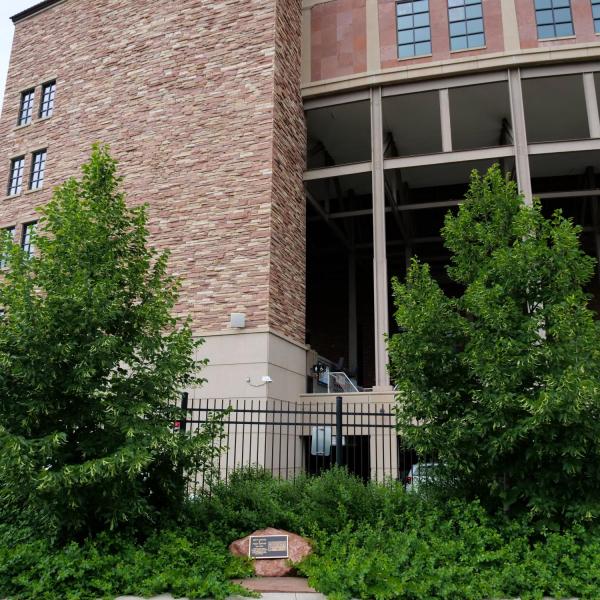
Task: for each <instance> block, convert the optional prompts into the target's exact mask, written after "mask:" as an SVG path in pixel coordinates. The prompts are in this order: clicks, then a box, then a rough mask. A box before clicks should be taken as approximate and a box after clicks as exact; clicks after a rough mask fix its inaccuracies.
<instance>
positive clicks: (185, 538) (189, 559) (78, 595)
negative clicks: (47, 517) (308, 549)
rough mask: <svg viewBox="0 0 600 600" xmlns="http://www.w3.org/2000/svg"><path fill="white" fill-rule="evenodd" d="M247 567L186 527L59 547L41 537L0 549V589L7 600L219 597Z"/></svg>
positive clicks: (227, 592) (218, 543) (232, 591)
mask: <svg viewBox="0 0 600 600" xmlns="http://www.w3.org/2000/svg"><path fill="white" fill-rule="evenodd" d="M251 572H252V569H251V567H250V566H249V563H248V562H247V561H245V560H242V559H239V558H236V557H233V556H231V555H230V554H229V552H228V550H227V546H226V545H225V544H224V543H223V542H221V541H217V540H216V539H214V538H210V537H209V536H207V535H206V534H204V535H199V534H198V533H197V532H194V531H190V530H178V531H175V530H172V531H163V532H161V533H157V534H155V535H153V536H151V537H150V538H149V539H148V540H146V541H145V542H144V543H137V542H136V541H135V540H134V539H133V538H131V537H127V536H123V535H112V536H111V535H109V534H106V533H104V534H101V535H100V536H98V537H97V538H96V539H94V540H87V541H86V542H84V543H82V544H78V543H76V542H70V543H68V544H66V545H65V546H63V547H60V548H59V547H56V546H52V545H51V544H49V543H48V542H45V541H43V540H37V541H30V542H22V541H21V542H18V543H16V544H9V543H7V544H3V545H2V546H1V547H0V595H1V596H2V597H9V598H11V599H14V600H20V599H23V600H25V599H31V598H36V599H40V600H42V599H43V600H63V599H66V600H71V599H73V600H75V599H77V600H88V599H89V600H96V599H98V598H114V597H115V596H117V595H122V594H131V595H141V596H152V595H155V594H159V593H164V592H170V593H172V594H173V595H174V596H176V597H182V596H187V597H189V598H205V597H211V598H217V599H221V598H225V597H226V596H228V595H232V594H244V593H246V592H244V590H243V589H241V588H240V587H239V586H237V585H234V584H232V583H231V582H230V579H231V578H233V577H245V576H248V575H249V574H250V573H251Z"/></svg>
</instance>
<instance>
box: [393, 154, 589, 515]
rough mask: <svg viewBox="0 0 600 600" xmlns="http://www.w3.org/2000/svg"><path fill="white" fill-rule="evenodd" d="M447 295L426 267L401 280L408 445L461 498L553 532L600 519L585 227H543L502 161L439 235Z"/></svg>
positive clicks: (478, 179)
mask: <svg viewBox="0 0 600 600" xmlns="http://www.w3.org/2000/svg"><path fill="white" fill-rule="evenodd" d="M441 233H442V237H443V239H444V244H445V246H446V248H447V249H448V250H449V251H450V254H451V265H450V266H449V267H448V269H447V271H448V276H449V277H450V279H451V280H452V281H453V282H454V284H455V285H454V287H453V289H454V290H455V291H456V290H460V291H461V293H459V294H458V295H452V296H450V295H447V294H446V293H445V292H444V290H443V289H442V288H441V287H440V285H439V284H438V283H437V282H436V280H435V279H434V278H433V277H432V275H431V272H430V269H429V265H428V264H427V263H420V262H419V261H418V260H416V259H415V260H414V261H413V262H412V265H411V268H410V269H409V271H408V274H407V276H406V280H405V282H404V283H400V282H399V281H398V280H397V279H394V280H393V282H392V287H393V291H394V300H395V305H396V313H395V318H396V322H397V324H398V329H399V331H400V333H397V334H395V335H393V336H392V337H391V338H390V339H389V343H388V349H389V355H390V371H391V374H392V377H393V379H394V380H395V383H396V384H397V389H398V390H399V391H398V413H397V414H398V427H399V430H400V431H401V432H402V436H403V438H404V440H405V442H406V444H407V445H408V446H409V447H410V448H413V449H414V450H416V451H417V452H418V453H419V454H420V455H422V456H428V455H429V456H436V457H437V461H438V462H439V465H440V466H439V472H440V475H441V476H442V477H444V476H445V479H446V480H447V481H449V482H451V483H452V487H453V488H455V491H456V492H457V493H458V496H459V497H468V498H480V499H481V500H482V501H483V502H485V504H486V505H487V506H488V507H489V508H490V510H497V509H499V508H500V509H502V510H504V511H507V512H510V513H511V514H513V515H514V514H520V513H522V512H530V513H531V514H533V515H536V516H537V517H538V519H539V521H540V522H542V523H545V524H553V523H559V524H561V523H562V524H564V523H570V522H576V521H583V520H588V519H591V518H594V517H596V518H597V517H598V516H600V419H599V418H598V416H599V415H600V394H598V380H599V379H600V321H598V320H597V319H596V318H595V314H594V312H593V311H592V310H590V309H589V308H588V303H589V297H588V295H587V294H586V292H585V286H586V285H587V284H588V283H589V281H590V280H591V278H592V276H593V274H594V267H595V261H594V259H592V258H591V257H589V256H586V255H585V253H584V252H583V250H582V248H581V244H580V240H579V236H580V234H581V228H580V227H577V226H575V225H574V224H573V223H572V221H570V220H569V219H566V218H564V217H563V216H562V215H561V213H560V211H558V212H556V213H555V214H554V215H553V216H552V217H551V218H550V219H547V218H545V217H544V215H543V213H542V207H541V204H540V203H539V202H534V203H533V205H532V206H527V205H526V204H525V203H524V200H523V198H522V197H521V196H520V195H519V193H518V190H517V186H516V184H515V183H514V182H513V181H511V180H510V179H508V178H506V177H505V176H504V174H503V173H502V172H501V170H500V168H499V167H498V166H497V165H495V166H494V167H492V168H490V169H489V171H488V172H487V173H486V174H485V175H484V176H479V174H478V173H477V172H473V174H472V176H471V184H470V187H469V190H468V192H467V194H466V196H465V201H464V203H462V204H461V206H460V209H459V210H458V212H457V213H456V214H454V213H448V215H447V216H446V219H445V225H444V228H443V229H442V232H441Z"/></svg>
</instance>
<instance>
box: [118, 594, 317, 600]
mask: <svg viewBox="0 0 600 600" xmlns="http://www.w3.org/2000/svg"><path fill="white" fill-rule="evenodd" d="M261 597H262V598H263V599H264V600H325V596H323V594H317V593H316V592H298V593H292V592H287V593H283V592H281V593H279V592H268V593H264V594H262V596H261ZM116 600H144V599H143V598H140V597H139V596H119V597H118V598H117V599H116ZM148 600H174V599H173V596H171V594H161V595H160V596H153V597H152V598H149V599H148ZM180 600H187V598H182V599H180ZM228 600H252V599H251V598H250V599H248V598H245V597H243V596H231V597H230V598H229V599H228Z"/></svg>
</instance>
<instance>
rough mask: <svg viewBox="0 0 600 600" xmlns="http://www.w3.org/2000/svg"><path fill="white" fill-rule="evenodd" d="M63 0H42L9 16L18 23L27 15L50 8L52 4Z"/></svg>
mask: <svg viewBox="0 0 600 600" xmlns="http://www.w3.org/2000/svg"><path fill="white" fill-rule="evenodd" d="M63 1H64V0H44V1H43V2H39V3H38V4H34V5H33V6H31V7H29V8H27V9H26V10H23V11H21V12H20V13H17V14H16V15H13V16H12V17H11V21H12V22H13V23H18V22H19V21H22V20H23V19H26V18H27V17H31V16H32V15H35V14H36V13H38V12H40V11H42V10H45V9H46V8H50V7H51V6H53V5H54V4H58V3H59V2H63Z"/></svg>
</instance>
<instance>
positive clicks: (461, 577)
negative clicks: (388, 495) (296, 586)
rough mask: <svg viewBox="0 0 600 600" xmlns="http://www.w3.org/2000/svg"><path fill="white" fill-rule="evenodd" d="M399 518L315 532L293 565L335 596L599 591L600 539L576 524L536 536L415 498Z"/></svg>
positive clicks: (472, 508)
mask: <svg viewBox="0 0 600 600" xmlns="http://www.w3.org/2000/svg"><path fill="white" fill-rule="evenodd" d="M405 518H406V527H405V528H404V529H394V528H390V526H389V524H387V523H385V522H384V521H380V522H379V523H376V524H371V523H364V524H362V525H360V526H359V527H358V528H353V527H352V526H351V525H347V526H346V527H345V528H344V529H343V530H341V531H339V532H337V533H335V534H333V535H321V536H317V537H316V552H315V553H314V554H313V555H312V556H310V557H309V558H308V559H307V560H305V561H304V563H303V564H301V565H300V570H301V571H302V572H303V573H304V574H305V575H306V576H308V577H309V583H310V584H311V585H313V586H314V587H315V588H316V589H317V590H319V591H320V592H322V593H324V594H327V595H328V596H330V597H331V598H334V599H339V600H342V599H348V598H352V597H354V598H377V599H386V598H403V599H406V600H425V599H434V598H436V599H437V598H448V599H456V598H461V599H465V600H483V599H487V598H514V597H517V596H520V597H521V598H522V599H523V600H528V599H531V600H533V599H541V598H542V597H543V596H544V595H551V596H553V597H555V598H570V597H573V596H578V597H580V598H582V599H583V598H588V599H590V600H592V599H597V598H598V597H599V596H600V544H599V543H598V542H597V541H596V540H595V539H594V536H593V535H592V534H591V533H590V532H586V531H585V530H584V529H582V528H579V529H577V528H576V529H573V530H572V531H568V532H563V533H558V532H551V533H547V534H545V535H541V536H539V534H536V530H535V529H534V528H533V526H532V525H531V524H530V523H529V522H527V521H521V522H518V523H514V522H513V523H512V524H511V523H509V522H504V521H502V520H494V519H492V518H490V517H489V516H488V515H487V513H486V512H485V511H484V510H483V509H482V507H481V506H480V505H479V504H477V503H464V502H458V501H456V502H452V503H451V504H450V505H448V506H446V507H444V508H443V509H442V508H440V507H439V506H433V505H432V506H423V505H421V506H418V503H415V504H413V506H412V507H410V508H409V510H408V512H407V513H406V515H405ZM536 535H538V536H539V537H538V540H537V541H536V542H534V543H532V542H531V540H532V538H533V537H534V536H536Z"/></svg>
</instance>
